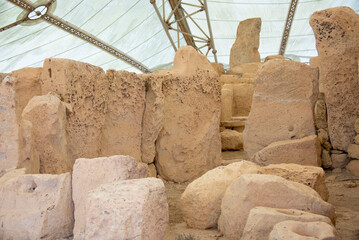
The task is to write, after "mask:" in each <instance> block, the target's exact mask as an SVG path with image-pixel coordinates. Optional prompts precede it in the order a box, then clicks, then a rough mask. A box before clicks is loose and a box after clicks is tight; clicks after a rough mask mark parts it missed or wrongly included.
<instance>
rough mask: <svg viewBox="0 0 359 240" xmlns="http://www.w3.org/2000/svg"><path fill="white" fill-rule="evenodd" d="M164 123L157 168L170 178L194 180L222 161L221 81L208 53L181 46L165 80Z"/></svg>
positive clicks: (157, 142) (159, 141)
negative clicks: (209, 60) (209, 59)
mask: <svg viewBox="0 0 359 240" xmlns="http://www.w3.org/2000/svg"><path fill="white" fill-rule="evenodd" d="M163 94H164V97H165V106H164V113H165V119H164V125H163V128H162V130H161V132H160V134H159V136H158V138H157V141H156V150H157V156H156V167H157V170H158V172H159V174H160V175H161V176H162V177H163V178H164V179H166V180H172V181H175V182H184V181H189V180H193V179H195V178H197V177H199V176H201V175H202V174H203V173H205V172H207V171H208V170H210V169H212V168H214V167H216V166H218V165H219V164H220V162H221V143H220V141H221V139H220V134H219V123H220V122H219V120H220V107H221V102H220V84H219V77H218V74H217V73H216V72H215V71H214V70H213V68H212V66H211V64H210V63H209V62H208V60H207V59H206V57H205V56H203V55H201V54H199V53H197V52H196V50H195V49H194V48H192V47H182V48H180V49H179V50H178V51H177V53H176V56H175V59H174V66H173V70H172V72H171V73H170V74H167V75H165V79H164V81H163Z"/></svg>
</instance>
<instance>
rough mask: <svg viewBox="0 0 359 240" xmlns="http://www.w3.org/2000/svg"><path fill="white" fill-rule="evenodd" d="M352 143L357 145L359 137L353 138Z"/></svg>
mask: <svg viewBox="0 0 359 240" xmlns="http://www.w3.org/2000/svg"><path fill="white" fill-rule="evenodd" d="M354 143H355V144H358V145H359V135H356V136H355V138H354Z"/></svg>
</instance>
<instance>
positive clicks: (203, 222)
mask: <svg viewBox="0 0 359 240" xmlns="http://www.w3.org/2000/svg"><path fill="white" fill-rule="evenodd" d="M248 173H261V169H260V167H259V166H257V165H256V164H254V163H252V162H248V161H241V162H236V163H232V164H229V165H227V166H225V167H222V166H221V167H217V168H215V169H212V170H210V171H208V172H207V173H205V174H204V175H203V176H201V177H199V178H197V179H196V180H194V181H193V182H191V183H190V184H189V185H188V186H187V188H186V190H185V191H184V193H183V194H182V196H181V212H182V216H183V219H184V220H185V222H186V223H187V225H188V226H189V227H192V228H200V229H206V228H211V227H215V226H216V225H217V221H218V218H219V215H220V213H221V202H222V198H223V196H224V193H225V191H226V189H227V186H229V184H231V182H232V181H233V180H234V179H236V178H238V177H240V176H241V175H242V174H248Z"/></svg>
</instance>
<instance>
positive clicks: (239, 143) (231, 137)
mask: <svg viewBox="0 0 359 240" xmlns="http://www.w3.org/2000/svg"><path fill="white" fill-rule="evenodd" d="M221 142H222V150H240V149H242V148H243V140H242V134H241V133H239V132H237V131H234V130H230V129H226V130H224V131H223V132H221Z"/></svg>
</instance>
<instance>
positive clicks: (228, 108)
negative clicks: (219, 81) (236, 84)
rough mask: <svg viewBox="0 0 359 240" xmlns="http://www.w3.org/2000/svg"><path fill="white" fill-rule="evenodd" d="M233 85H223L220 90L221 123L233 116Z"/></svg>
mask: <svg viewBox="0 0 359 240" xmlns="http://www.w3.org/2000/svg"><path fill="white" fill-rule="evenodd" d="M232 106H233V84H224V85H223V86H222V89H221V122H224V121H230V120H231V119H232V116H233V107H232Z"/></svg>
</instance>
